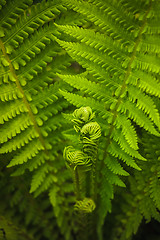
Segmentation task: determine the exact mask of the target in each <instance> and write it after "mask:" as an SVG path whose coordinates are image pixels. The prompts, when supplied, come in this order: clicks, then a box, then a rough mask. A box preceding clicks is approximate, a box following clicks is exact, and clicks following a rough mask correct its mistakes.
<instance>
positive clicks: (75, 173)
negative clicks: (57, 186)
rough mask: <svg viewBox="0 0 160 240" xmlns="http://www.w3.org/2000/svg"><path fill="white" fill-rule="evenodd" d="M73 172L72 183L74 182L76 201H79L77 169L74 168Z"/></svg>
mask: <svg viewBox="0 0 160 240" xmlns="http://www.w3.org/2000/svg"><path fill="white" fill-rule="evenodd" d="M73 171H74V182H75V192H76V199H77V200H81V192H80V191H81V190H80V182H79V173H78V169H77V168H76V169H75V170H73Z"/></svg>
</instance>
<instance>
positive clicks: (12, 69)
mask: <svg viewBox="0 0 160 240" xmlns="http://www.w3.org/2000/svg"><path fill="white" fill-rule="evenodd" d="M0 47H1V49H2V53H3V55H4V56H5V58H6V60H7V62H8V63H9V69H10V72H11V73H12V75H13V77H14V79H15V80H16V81H15V83H16V86H17V88H18V89H19V90H20V92H21V93H22V96H23V98H22V99H23V102H24V104H25V106H26V108H27V110H28V114H29V117H30V119H31V121H32V123H33V126H34V128H35V130H36V132H37V133H38V135H39V141H40V142H41V144H42V146H43V148H44V151H45V153H46V154H47V155H48V150H47V148H46V146H45V141H44V139H43V136H42V134H41V131H40V129H39V127H38V125H37V122H36V119H35V117H34V114H33V113H32V110H31V107H30V104H29V102H28V100H27V98H26V96H25V93H24V91H23V89H22V87H21V85H20V82H19V80H18V76H17V75H16V72H15V69H14V67H13V65H12V62H11V60H10V58H9V56H8V55H7V52H6V49H5V46H4V44H3V42H2V40H0Z"/></svg>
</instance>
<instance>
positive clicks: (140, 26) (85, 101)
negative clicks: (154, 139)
mask: <svg viewBox="0 0 160 240" xmlns="http://www.w3.org/2000/svg"><path fill="white" fill-rule="evenodd" d="M63 2H65V3H66V4H67V5H68V7H69V8H71V9H73V10H74V11H76V12H78V13H80V14H82V15H83V16H85V18H87V19H88V21H89V22H92V24H91V25H90V26H87V27H78V26H73V25H71V24H70V25H56V27H57V29H58V31H59V32H60V33H62V35H59V36H58V37H57V36H56V37H55V40H56V41H57V43H58V44H59V45H60V46H61V47H62V48H64V49H65V50H66V51H67V52H68V54H69V55H70V56H71V57H72V58H73V59H75V61H77V62H78V63H79V64H81V65H82V67H83V68H84V69H85V70H86V73H85V75H78V76H71V75H64V76H62V75H59V76H60V78H61V79H63V80H64V81H65V82H66V83H68V84H69V85H70V86H72V87H73V88H74V89H73V90H70V91H68V92H67V91H64V90H62V91H60V92H61V93H62V95H63V96H64V97H65V98H66V99H67V101H69V102H70V103H71V104H73V105H75V106H76V107H81V106H90V107H92V108H93V109H94V110H95V111H96V112H97V113H98V118H103V120H105V121H104V122H103V121H101V120H100V122H102V127H103V128H102V132H103V134H104V138H105V139H106V144H102V145H104V146H102V149H104V150H101V152H100V158H101V160H102V162H101V163H102V164H101V167H100V176H99V177H100V179H102V178H103V180H102V181H105V178H106V176H109V177H110V179H112V180H111V181H110V183H111V184H118V185H121V186H123V183H122V182H121V180H120V178H119V177H118V176H117V175H116V174H118V173H120V168H119V164H118V165H117V164H116V165H115V166H116V167H117V169H115V168H116V167H115V166H114V159H118V160H122V161H124V162H125V164H126V165H128V166H130V167H132V168H135V169H137V170H140V169H141V166H138V165H137V163H136V161H135V160H136V159H139V160H145V158H144V157H143V156H141V155H140V153H139V152H138V149H139V138H138V135H139V132H138V131H136V127H135V126H137V125H139V126H140V127H141V129H145V130H146V131H148V132H149V133H151V134H154V135H155V136H159V127H160V125H159V119H160V118H159V113H158V110H157V108H156V106H155V103H154V101H153V96H155V97H159V94H160V93H159V90H160V83H159V80H158V79H159V73H160V69H159V58H158V46H157V44H156V41H157V39H158V34H159V25H158V19H159V18H158V17H157V16H158V12H159V10H157V9H156V6H157V4H156V3H155V2H154V1H150V2H149V1H146V2H145V1H141V2H138V1H136V2H132V1H125V0H123V1H114V2H113V1H110V0H109V1H105V2H104V1H102V0H100V1H97V0H89V1H87V2H86V1H84V0H81V1H79V0H76V1H68V0H63ZM120 9H121V11H120ZM120 12H121V14H120ZM155 16H156V17H155ZM64 33H65V34H67V35H68V36H69V38H68V40H64V38H63V34H64ZM146 39H147V40H146ZM145 41H147V45H146V44H145ZM143 43H144V44H143ZM152 44H153V47H152ZM147 48H148V49H147ZM150 48H152V50H151V51H150V50H149V49H150ZM144 49H146V51H145V52H144ZM134 89H135V90H134ZM99 102H100V104H99ZM133 122H135V123H133ZM103 151H104V152H103ZM112 158H113V165H112V164H111V161H112ZM107 159H109V160H108V161H109V162H107ZM103 169H106V172H108V174H109V175H107V174H106V173H105V172H104V170H103ZM116 170H117V172H116ZM123 173H124V172H123ZM109 177H108V178H107V181H109ZM101 184H102V182H101ZM106 184H107V182H106ZM101 191H102V190H101ZM100 198H101V196H100ZM106 199H107V195H106ZM106 201H107V200H106ZM102 202H103V201H102ZM153 212H154V210H153ZM155 214H156V213H155ZM134 217H135V216H134ZM103 220H104V219H103ZM103 220H102V219H101V220H100V222H101V223H102V222H103ZM135 229H137V227H135ZM98 231H100V230H98Z"/></svg>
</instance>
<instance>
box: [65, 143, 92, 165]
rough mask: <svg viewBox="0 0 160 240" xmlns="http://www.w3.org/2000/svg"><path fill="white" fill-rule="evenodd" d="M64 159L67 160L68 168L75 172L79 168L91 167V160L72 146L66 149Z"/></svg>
mask: <svg viewBox="0 0 160 240" xmlns="http://www.w3.org/2000/svg"><path fill="white" fill-rule="evenodd" d="M63 157H64V159H65V160H66V164H67V166H69V167H71V168H73V169H74V170H75V169H76V168H77V166H87V167H90V166H91V160H90V159H89V158H88V156H87V155H86V154H85V153H83V152H82V151H80V150H75V149H74V148H73V147H72V146H68V147H65V149H64V152H63Z"/></svg>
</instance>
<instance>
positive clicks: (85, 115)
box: [72, 107, 95, 132]
mask: <svg viewBox="0 0 160 240" xmlns="http://www.w3.org/2000/svg"><path fill="white" fill-rule="evenodd" d="M94 116H95V114H94V113H92V109H91V108H90V107H81V108H79V109H76V110H75V111H74V113H73V117H74V119H73V120H72V122H73V123H74V124H75V125H74V128H75V130H76V132H78V131H80V129H81V128H82V126H83V125H84V124H85V123H87V122H90V121H91V120H92V119H93V118H94Z"/></svg>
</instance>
